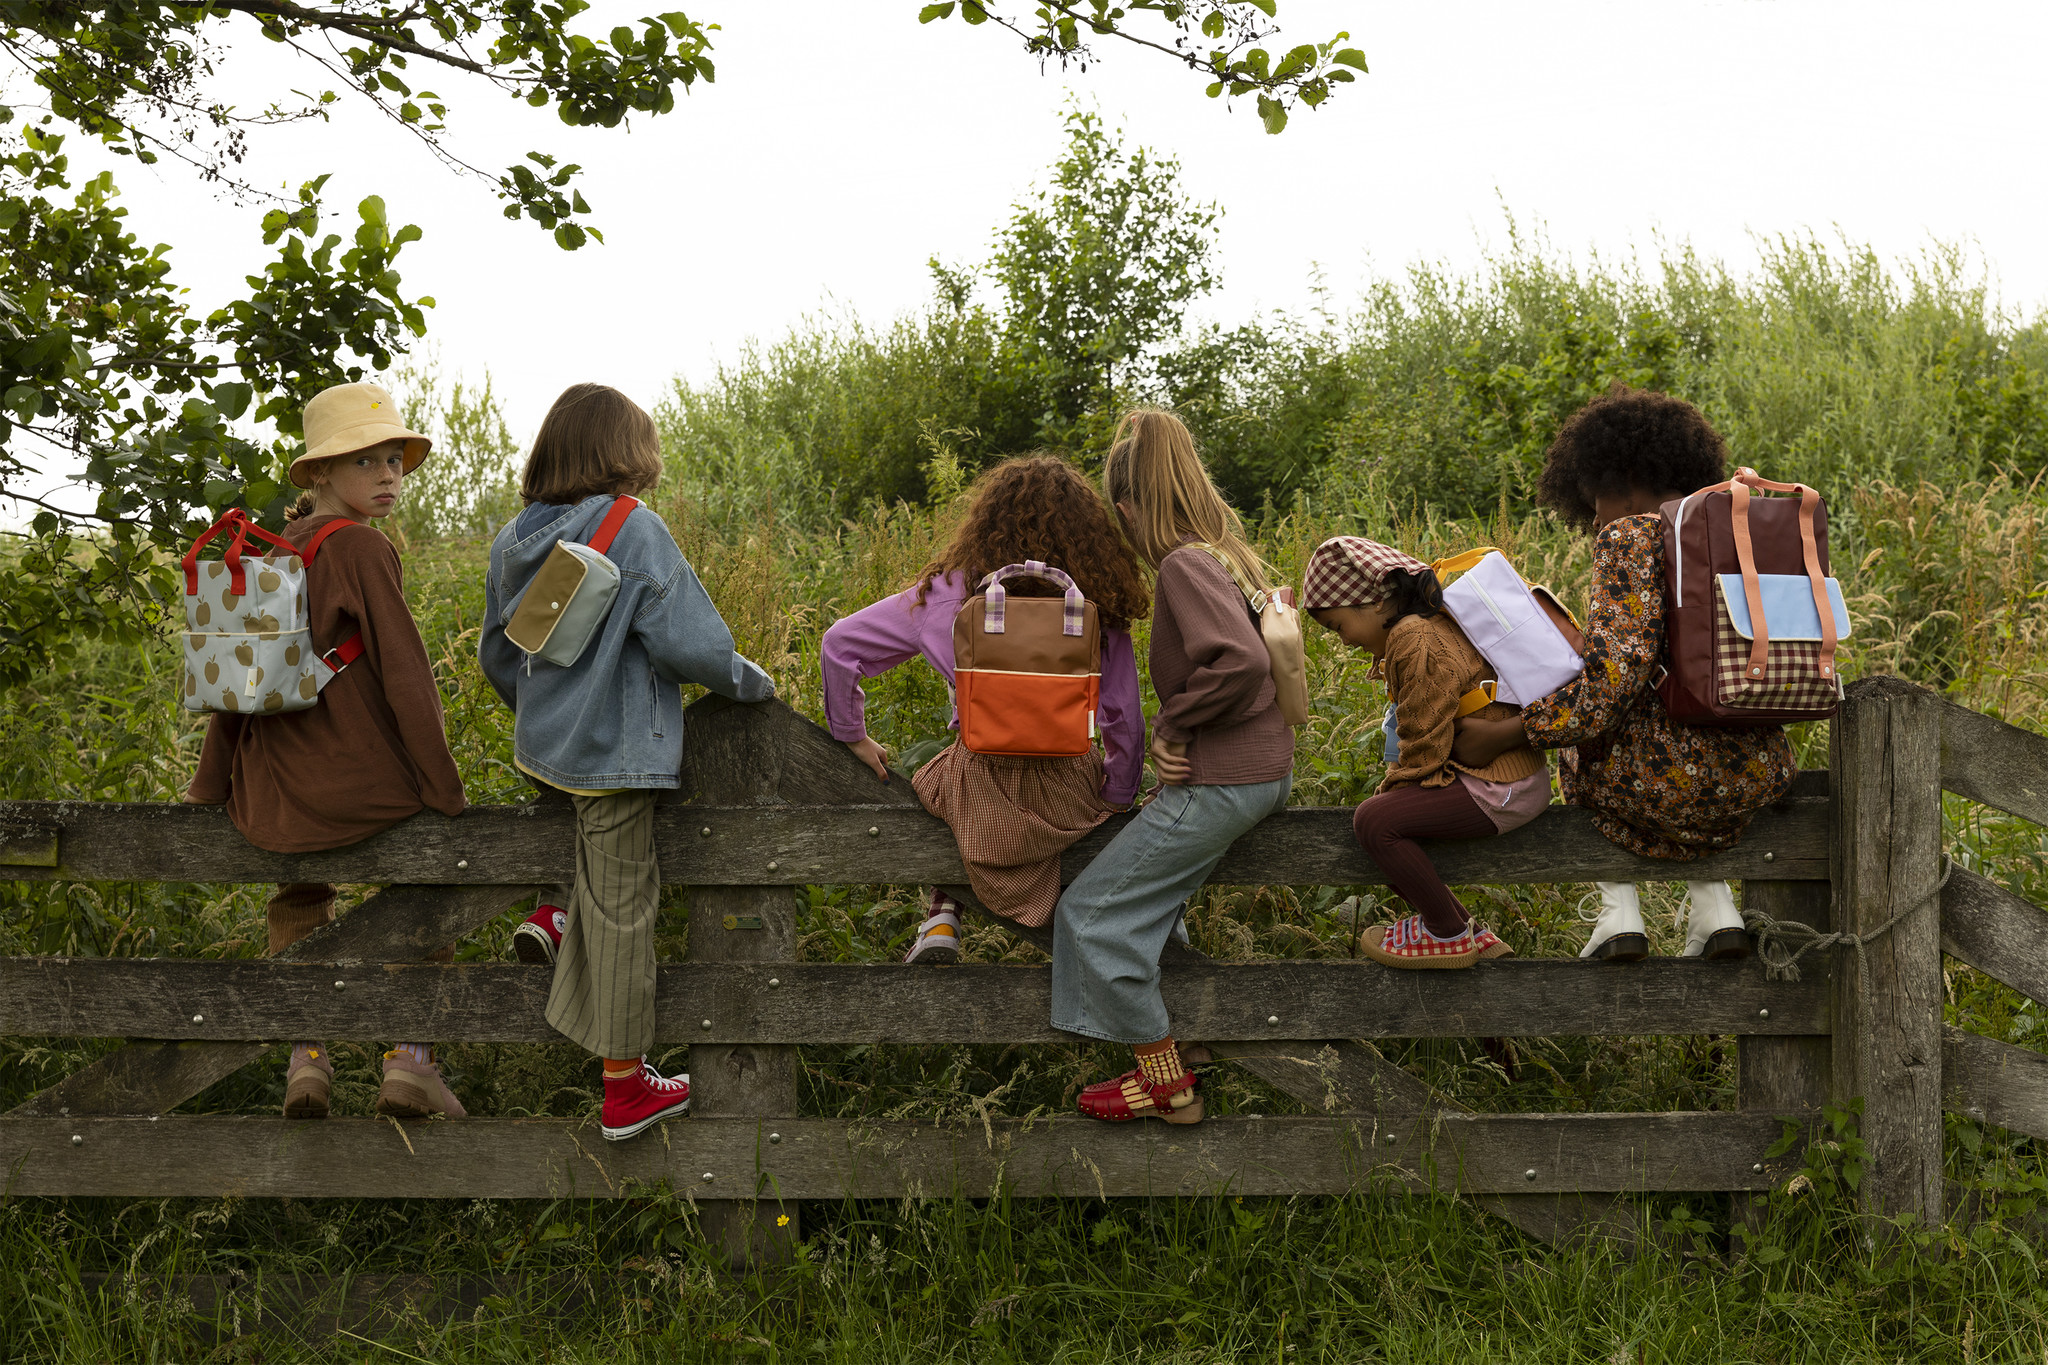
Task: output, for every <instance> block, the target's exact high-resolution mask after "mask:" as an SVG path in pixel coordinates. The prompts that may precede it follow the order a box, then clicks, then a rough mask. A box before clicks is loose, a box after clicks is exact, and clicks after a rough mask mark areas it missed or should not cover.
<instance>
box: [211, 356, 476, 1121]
mask: <svg viewBox="0 0 2048 1365" xmlns="http://www.w3.org/2000/svg"><path fill="white" fill-rule="evenodd" d="M305 433H306V451H305V453H304V454H303V455H300V456H299V457H298V458H297V459H295V460H293V461H292V466H291V481H292V482H293V483H294V484H296V485H297V486H298V487H300V488H302V489H305V490H306V491H305V492H304V493H302V494H301V495H300V497H299V500H298V502H297V503H296V504H295V505H294V506H293V507H292V509H291V510H290V511H289V512H287V513H286V514H285V517H286V520H285V529H284V534H285V538H286V539H287V540H289V541H291V542H292V543H293V544H294V545H298V546H300V547H302V548H303V547H305V546H306V545H307V544H308V543H309V542H311V541H313V539H314V538H315V537H316V536H321V537H322V540H321V544H320V548H319V553H318V554H317V555H316V556H315V557H314V558H313V559H312V560H311V562H309V563H308V564H307V566H306V594H307V598H308V601H307V609H308V621H309V624H310V627H311V630H312V643H313V648H314V649H315V650H317V651H319V652H321V653H322V654H325V653H326V652H327V651H330V650H332V649H334V648H335V646H337V645H339V644H341V643H342V642H343V641H344V640H347V639H348V638H349V637H350V636H352V635H356V634H357V633H358V632H360V640H361V642H362V646H363V650H362V654H361V656H360V657H359V658H357V659H356V660H355V662H354V663H352V664H350V665H348V666H347V667H346V668H345V669H344V670H343V671H342V672H341V673H340V674H339V675H337V676H336V677H335V679H334V681H333V683H332V685H331V686H329V687H327V688H326V689H325V690H323V691H322V692H321V693H320V700H319V703H318V704H317V705H315V706H312V707H310V708H308V709H306V710H303V711H281V712H278V713H276V714H274V715H263V714H247V713H229V712H219V711H216V712H215V713H214V714H213V717H212V719H211V720H210V721H209V722H208V725H207V729H206V741H205V745H204V747H203V748H202V749H201V750H200V754H199V771H198V773H197V774H196V775H195V776H194V777H193V779H192V785H191V787H190V789H189V790H188V791H187V792H186V795H185V800H186V801H188V802H191V803H193V804H197V805H221V804H225V805H226V806H227V808H228V818H229V819H231V820H233V821H234V822H235V828H237V829H239V830H240V831H241V832H242V835H243V837H244V838H246V839H248V841H249V842H250V843H252V844H254V845H256V846H257V847H258V848H266V849H269V850H271V851H272V852H275V853H312V852H317V851H320V850H324V849H331V848H340V847H342V846H344V845H346V844H353V843H356V842H357V841H359V840H362V839H367V838H369V837H370V836H371V835H372V834H376V833H378V832H379V831H380V830H384V829H388V828H389V827H390V826H392V825H395V824H397V823H398V822H399V821H401V820H403V819H406V818H407V817H408V816H411V815H416V814H418V813H419V812H420V811H421V810H424V809H427V808H429V807H431V808H432V809H434V810H437V811H439V812H441V813H442V814H443V815H460V814H461V813H462V811H463V808H464V804H465V803H464V797H463V791H462V778H461V776H460V775H459V774H458V773H457V772H456V770H455V759H454V757H453V756H452V755H451V754H450V753H449V752H448V740H447V737H446V735H445V734H444V733H443V730H442V723H441V694H440V691H439V690H438V689H437V688H436V687H435V685H434V669H433V665H432V664H430V663H429V662H428V660H427V647H426V644H425V643H424V642H423V641H422V640H421V639H420V632H419V627H418V626H416V625H415V624H413V619H412V611H411V609H410V608H408V607H407V606H406V603H405V573H404V570H403V568H402V567H401V566H400V564H399V562H398V551H397V550H396V549H394V548H393V547H392V544H391V542H390V541H389V540H386V539H385V538H384V536H383V535H382V534H381V533H379V532H377V531H375V530H374V529H372V528H371V526H370V523H371V522H373V521H376V520H378V519H380V518H383V517H388V516H390V515H391V513H392V511H393V510H394V509H395V508H396V507H397V505H398V493H399V488H400V486H401V485H402V484H403V483H404V481H405V476H406V475H408V474H410V473H412V472H413V470H415V469H417V468H419V466H420V462H421V461H423V460H425V459H426V458H427V450H428V445H429V443H428V441H427V438H426V437H424V436H421V435H419V434H417V433H415V432H412V431H408V430H406V428H405V425H404V424H403V423H402V422H400V421H399V418H398V409H397V407H396V405H394V404H393V403H392V401H391V395H390V394H388V393H386V392H385V391H384V390H383V389H382V388H381V387H379V386H378V385H376V384H338V385H335V386H334V387H332V388H329V389H323V390H322V391H321V392H319V393H317V394H315V395H314V396H313V399H312V401H311V402H309V403H307V404H306V414H305ZM330 528H332V529H330ZM323 532H324V533H326V534H325V535H324V536H323V534H322V533H323ZM264 915H265V918H266V919H267V920H268V921H269V937H270V945H269V950H270V952H272V953H278V952H281V951H283V950H284V949H285V948H286V947H288V946H289V945H291V944H293V943H296V942H298V941H299V940H300V939H302V938H304V937H305V936H306V935H307V934H310V933H312V932H313V931H314V930H315V929H318V928H319V927H320V926H321V925H323V924H326V923H328V922H329V921H330V920H332V919H333V918H334V888H333V887H332V886H330V885H328V884H326V883H324V882H296V883H292V884H290V885H286V886H280V887H278V889H277V894H276V895H274V896H272V897H271V898H270V903H269V904H268V905H266V906H265V907H264ZM453 959H454V949H453V948H452V947H449V948H443V949H441V950H440V951H439V952H437V953H435V954H434V955H433V960H434V961H437V962H449V961H452V960H453ZM333 1081H334V1063H333V1062H332V1060H330V1058H329V1057H328V1055H327V1048H326V1047H325V1045H323V1044H320V1043H299V1044H297V1045H295V1046H294V1047H293V1048H292V1054H291V1061H290V1063H289V1065H288V1066H287V1068H286V1071H285V1098H284V1113H285V1117H287V1118H297V1119H324V1118H326V1117H327V1114H328V1108H329V1104H330V1101H331V1097H332V1093H333ZM377 1112H378V1113H380V1114H390V1115H395V1116H400V1117H419V1116H423V1115H427V1114H446V1115H447V1116H448V1117H450V1118H461V1117H462V1112H463V1111H462V1105H461V1104H460V1103H459V1102H458V1101H457V1100H456V1099H455V1097H454V1095H452V1094H451V1093H449V1090H448V1087H447V1085H446V1084H445V1083H444V1082H443V1081H442V1079H441V1072H440V1068H439V1067H438V1066H437V1065H435V1062H434V1056H433V1050H432V1049H431V1048H430V1047H429V1046H428V1045H427V1044H425V1043H400V1044H398V1045H397V1046H396V1047H395V1048H394V1049H393V1050H392V1051H390V1052H387V1053H385V1054H384V1077H383V1083H382V1084H381V1085H380V1086H379V1087H378V1090H377Z"/></svg>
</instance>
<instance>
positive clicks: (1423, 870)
mask: <svg viewBox="0 0 2048 1365" xmlns="http://www.w3.org/2000/svg"><path fill="white" fill-rule="evenodd" d="M1351 829H1352V832H1353V833H1355V834H1356V835H1357V836H1358V842H1359V843H1360V844H1362V845H1363V846H1364V848H1365V851H1366V853H1367V854H1368V855H1369V856H1370V857H1371V858H1372V860H1373V861H1374V862H1375V863H1377V864H1379V869H1380V871H1381V872H1382V873H1384V874H1385V875H1386V878H1387V882H1388V884H1389V885H1391V886H1392V887H1393V888H1394V891H1395V893H1396V894H1398V895H1399V896H1400V897H1401V899H1403V900H1405V901H1407V902H1408V904H1410V905H1411V906H1413V907H1415V912H1416V913H1417V914H1419V915H1421V916H1422V923H1423V926H1424V927H1425V928H1427V929H1428V930H1429V932H1431V933H1432V934H1435V935H1436V936H1437V937H1438V938H1450V937H1453V936H1454V935H1457V934H1460V933H1463V932H1464V930H1465V926H1466V925H1467V924H1469V923H1471V922H1472V916H1471V915H1470V914H1468V913H1466V910H1465V907H1464V906H1463V905H1460V904H1459V903H1458V898H1457V897H1456V896H1454V895H1452V894H1451V888H1449V887H1448V886H1445V885H1444V879H1443V878H1442V877H1439V876H1438V875H1437V872H1436V868H1435V867H1434V866H1433V865H1432V864H1431V863H1430V861H1429V855H1428V854H1426V853H1424V852H1423V851H1422V849H1421V847H1420V846H1419V845H1418V844H1417V843H1416V842H1415V841H1416V840H1417V839H1478V838H1483V837H1485V836H1487V835H1490V834H1493V833H1496V832H1497V831H1496V830H1495V829H1494V825H1493V821H1492V820H1490V819H1488V818H1487V815H1486V812H1485V811H1483V810H1481V809H1480V808H1479V803H1478V802H1477V801H1474V800H1473V799H1472V795H1471V793H1470V792H1467V791H1466V790H1465V785H1464V783H1462V782H1457V781H1453V782H1452V783H1451V785H1450V786H1448V787H1397V788H1395V789H1394V790H1393V791H1390V792H1381V793H1380V794H1379V795H1378V796H1375V797H1372V798H1371V799H1369V800H1367V801H1365V802H1363V803H1361V804H1360V805H1359V807H1358V809H1357V810H1356V811H1354V812H1352V815H1351Z"/></svg>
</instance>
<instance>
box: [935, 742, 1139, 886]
mask: <svg viewBox="0 0 2048 1365" xmlns="http://www.w3.org/2000/svg"><path fill="white" fill-rule="evenodd" d="M911 785H912V786H913V787H915V788H916V790H917V799H918V800H920V801H922V802H924V808H925V809H926V810H928V811H930V812H931V813H932V814H933V815H936V816H938V817H939V818H940V819H941V820H944V821H945V822H946V823H947V824H948V825H951V826H952V827H953V838H954V839H955V840H956V841H957V842H958V843H959V845H960V859H961V861H962V862H964V863H966V864H967V880H968V883H969V884H970V885H972V886H973V887H974V894H975V895H976V896H978V897H980V898H981V903H982V904H983V905H986V906H987V907H988V908H989V909H990V910H992V911H994V912H995V913H996V914H998V915H1001V916H1002V917H1003V918H1004V919H1012V920H1015V921H1016V922H1017V923H1019V924H1022V925H1026V926H1029V927H1036V926H1038V925H1041V924H1045V923H1047V922H1049V921H1050V920H1051V919H1052V912H1053V907H1054V906H1056V905H1058V904H1059V900H1060V854H1061V853H1063V852H1064V851H1065V850H1066V848H1067V846H1068V845H1069V844H1072V843H1073V842H1074V841H1075V840H1077V839H1079V838H1080V837H1081V836H1082V835H1084V834H1086V833H1087V832H1088V831H1089V830H1091V829H1094V828H1095V827H1096V826H1097V825H1099V824H1101V823H1102V822H1103V821H1104V820H1107V819H1108V818H1109V816H1110V807H1108V806H1107V805H1104V804H1103V801H1102V752H1101V750H1099V749H1098V750H1095V751H1093V752H1090V753H1086V754H1082V755H1079V756H1078V757H1075V758H1003V757H997V756H995V755H992V754H977V753H973V752H970V751H969V750H967V749H963V748H961V747H960V746H959V745H958V744H951V745H948V746H947V747H946V748H945V749H942V750H941V751H940V752H939V754H938V755H937V757H935V758H933V759H932V761H931V762H929V763H927V764H925V765H924V766H923V767H922V768H919V769H918V770H917V774H916V775H915V776H914V777H912V778H911Z"/></svg>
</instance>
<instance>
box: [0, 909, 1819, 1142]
mask: <svg viewBox="0 0 2048 1365" xmlns="http://www.w3.org/2000/svg"><path fill="white" fill-rule="evenodd" d="M753 894H756V895H759V894H761V893H753ZM766 895H768V896H773V897H777V898H780V899H781V900H784V901H787V900H788V899H789V893H788V892H787V891H782V890H779V889H778V890H772V891H769V892H767V893H766ZM708 903H709V904H711V905H713V906H714V907H728V906H729V905H731V904H733V903H734V902H732V901H731V900H730V899H729V897H728V898H722V899H719V900H716V901H711V902H708ZM756 908H757V910H758V911H759V912H760V913H762V914H763V915H764V917H765V916H766V915H767V914H772V913H774V911H775V909H776V907H773V906H768V905H765V904H758V905H757V907H756ZM785 908H786V907H785ZM754 936H758V937H760V938H761V939H763V940H766V939H767V938H769V937H771V935H770V934H769V933H768V932H767V931H758V930H757V931H753V934H752V935H750V934H748V933H747V931H740V932H738V933H731V932H728V933H725V934H724V935H723V936H722V937H724V938H727V939H735V940H742V941H744V940H745V939H747V938H749V937H754ZM704 937H705V941H706V942H707V943H715V942H717V939H718V936H714V935H710V934H706V935H705V936H704ZM696 944H697V938H696V935H695V934H694V933H693V935H692V958H693V960H692V961H690V962H685V963H670V964H665V965H663V966H662V967H660V968H659V974H658V983H659V984H658V987H657V990H658V994H657V1008H656V1018H657V1024H656V1028H657V1033H658V1036H659V1038H660V1039H661V1041H662V1042H664V1043H669V1044H674V1043H691V1044H694V1045H696V1046H698V1047H700V1048H702V1047H706V1046H711V1045H717V1046H727V1045H730V1046H758V1045H783V1044H804V1043H1047V1042H1059V1041H1064V1040H1067V1038H1068V1035H1065V1034H1062V1033H1059V1032H1058V1031H1056V1030H1054V1029H1053V1028H1052V1026H1051V1024H1050V1023H1049V1022H1048V1020H1049V1018H1050V1014H1051V977H1052V972H1051V969H1050V968H1048V967H1043V966H1032V967H1026V966H994V965H986V964H962V965H960V966H957V967H931V966H908V965H904V964H901V963H871V964H852V963H776V962H774V961H772V960H771V961H767V962H760V963H751V962H746V961H734V960H732V959H727V960H725V961H718V960H713V961H702V960H695V959H696V953H695V949H696ZM771 946H772V945H770V944H768V943H766V942H764V943H763V947H764V948H768V947H771ZM1807 965H1808V967H1809V970H1807V971H1806V972H1805V973H1804V976H1805V979H1804V980H1801V981H1766V980H1765V979H1764V975H1763V967H1762V965H1761V964H1760V963H1758V962H1757V961H1755V960H1754V959H1751V960H1749V961H1744V962H1702V961H1697V960H1688V959H1680V958H1652V959H1650V960H1649V961H1646V962H1642V963H1637V964H1632V965H1629V966H1625V967H1615V966H1612V965H1610V964H1606V963H1587V962H1581V961H1579V960H1577V959H1575V958H1574V959H1549V960H1541V959H1526V958H1510V959H1507V960H1505V961H1498V962H1486V963H1481V964H1480V965H1479V966H1477V967H1474V968H1472V969H1471V970H1470V971H1463V972H1401V971H1395V970H1392V969H1390V968H1386V967H1382V966H1380V965H1378V964H1377V963H1373V962H1367V961H1363V960H1361V961H1356V962H1346V961H1339V962H1234V963H1232V962H1211V961H1207V960H1197V961H1190V962H1183V963H1181V964H1178V965H1168V966H1166V967H1165V969H1164V990H1165V993H1166V1002H1167V1008H1168V1009H1169V1011H1170V1012H1171V1014H1172V1017H1173V1020H1174V1027H1175V1030H1176V1031H1177V1033H1178V1034H1179V1035H1180V1036H1182V1037H1184V1038H1187V1039H1189V1040H1190V1041H1196V1040H1199V1041H1204V1042H1207V1041H1212V1040H1215V1039H1227V1040H1231V1041H1247V1040H1255V1039H1275V1040H1292V1039H1301V1038H1310V1039H1324V1038H1332V1037H1347V1036H1348V1037H1354V1038H1472V1037H1504V1036H1546V1037H1548V1036H1586V1035H1615V1036H1623V1035H1627V1036H1688V1035H1700V1034H1736V1035H1742V1034H1754V1033H1761V1032H1765V1031H1768V1032H1769V1033H1772V1034H1789V1035H1816V1034H1823V1033H1825V1032H1826V1031H1827V1029H1828V1027H1829V1018H1828V972H1827V970H1826V964H1825V963H1815V962H1814V960H1813V959H1812V958H1810V957H1809V958H1808V959H1807ZM551 979H552V977H551V973H550V969H548V968H544V967H527V966H523V965H520V964H517V963H463V964H457V965H441V964H434V963H430V964H422V965H412V966H400V965H377V966H361V965H358V966H346V967H344V966H334V965H331V964H312V963H290V962H284V961H277V960H263V959H257V960H240V961H230V962H209V961H196V960H178V959H138V958H5V959H0V1033H6V1034H10V1035H14V1036H27V1037H44V1036H72V1037H108V1036H138V1035H139V1036H145V1037H156V1038H176V1039H192V1040H201V1039H211V1040H223V1039H245V1040H250V1041H255V1040H262V1039H271V1040H288V1039H292V1038H391V1037H397V1038H426V1039H434V1040H437V1041H444V1042H457V1041H461V1042H479V1043H486V1042H490V1043H517V1042H548V1041H553V1040H554V1039H555V1038H556V1037H557V1035H556V1034H555V1033H554V1031H553V1030H552V1029H550V1028H549V1027H548V1024H547V1021H546V1019H545V1018H544V1017H543V1009H544V1007H545V1004H546V1001H547V992H548V986H549V982H550V981H551ZM336 982H340V983H342V984H341V985H340V986H339V987H337V986H336V984H335V983H336ZM1766 1010H1768V1011H1769V1014H1768V1016H1767V1017H1766V1016H1765V1014H1764V1011H1766ZM707 1022H708V1023H709V1025H710V1027H708V1028H707V1027H705V1024H706V1023H707ZM704 1055H709V1054H708V1053H706V1054H704ZM696 1060H697V1065H698V1067H699V1069H700V1070H701V1069H702V1068H703V1060H702V1057H701V1056H700V1057H698V1058H697V1059H696ZM706 1074H707V1076H708V1074H709V1073H706ZM707 1093H708V1092H707ZM1318 1093H1320V1092H1318ZM713 1103H715V1102H713ZM784 1112H787V1111H784Z"/></svg>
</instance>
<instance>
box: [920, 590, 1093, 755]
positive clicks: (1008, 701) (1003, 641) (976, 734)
mask: <svg viewBox="0 0 2048 1365" xmlns="http://www.w3.org/2000/svg"><path fill="white" fill-rule="evenodd" d="M1026 576H1029V577H1036V578H1044V579H1046V580H1048V581H1050V582H1053V583H1055V584H1057V585H1063V586H1064V587H1065V588H1066V595H1065V596H1064V597H1018V596H1015V595H1013V594H1010V593H1008V592H1007V591H1005V589H1004V587H1003V579H1004V578H1006V577H1026ZM984 583H985V584H986V585H987V590H986V591H985V592H984V593H983V594H981V595H977V596H974V597H970V598H968V599H967V601H966V602H965V603H964V604H963V605H962V606H961V608H960V610H959V612H958V613H956V614H955V615H954V617H953V668H954V675H953V687H954V699H955V704H956V706H957V707H958V709H959V713H960V742H961V743H962V744H963V745H965V746H966V747H967V748H968V749H969V750H970V751H971V752H974V753H978V754H1002V755H1014V756H1019V757H1034V758H1050V757H1075V756H1078V755H1080V754H1085V753H1087V752H1088V750H1089V748H1090V747H1091V744H1092V741H1093V739H1094V733H1095V710H1096V705H1097V702H1098V699H1099V697H1100V694H1101V687H1102V630H1101V626H1100V624H1099V622H1098V620H1097V616H1096V611H1095V604H1094V603H1093V602H1089V601H1086V600H1084V599H1083V598H1082V596H1081V592H1080V589H1079V588H1077V587H1075V586H1074V583H1073V580H1072V579H1070V578H1068V577H1067V575H1066V574H1064V573H1062V572H1060V571H1059V570H1058V569H1052V568H1048V567H1047V566H1046V565H1044V564H1042V563H1039V562H1037V561H1035V560H1032V561H1026V562H1025V563H1024V564H1021V565H1018V564H1012V565H1008V566H1006V567H1005V568H1002V569H998V570H997V571H996V572H995V573H994V574H991V575H989V577H988V579H985V580H984Z"/></svg>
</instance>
